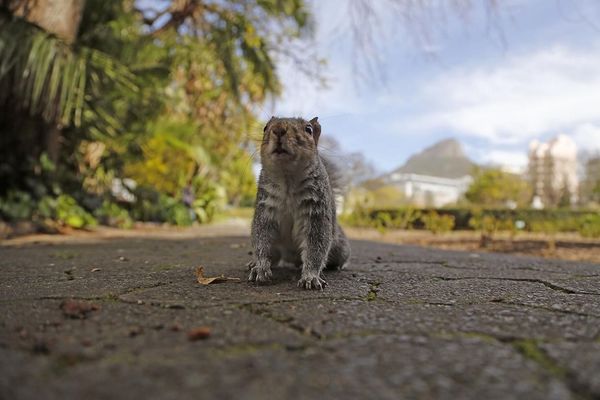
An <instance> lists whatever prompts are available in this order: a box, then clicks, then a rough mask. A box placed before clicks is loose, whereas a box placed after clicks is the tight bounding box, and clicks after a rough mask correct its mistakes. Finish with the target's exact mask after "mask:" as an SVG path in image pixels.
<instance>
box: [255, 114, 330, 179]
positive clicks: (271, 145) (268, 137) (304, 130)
mask: <svg viewBox="0 0 600 400" xmlns="http://www.w3.org/2000/svg"><path fill="white" fill-rule="evenodd" d="M320 135H321V125H320V124H319V122H318V121H317V117H315V118H313V119H311V120H310V121H306V120H304V119H302V118H275V117H271V119H270V120H269V122H267V125H265V129H264V135H263V140H262V145H261V148H260V154H261V161H262V164H263V166H265V165H266V166H268V165H272V166H279V167H285V166H287V165H289V166H293V165H298V164H303V163H308V162H310V161H311V160H313V159H314V158H315V157H316V156H317V144H318V142H319V136H320Z"/></svg>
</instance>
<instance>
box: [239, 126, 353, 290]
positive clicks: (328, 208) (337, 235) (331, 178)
mask: <svg viewBox="0 0 600 400" xmlns="http://www.w3.org/2000/svg"><path fill="white" fill-rule="evenodd" d="M320 135H321V125H320V124H319V122H318V118H317V117H315V118H313V119H311V120H310V121H306V120H304V119H302V118H276V117H272V118H271V119H270V120H269V122H268V123H267V124H266V126H265V128H264V133H263V139H262V143H261V147H260V156H261V167H262V168H261V171H260V176H259V179H258V190H257V194H256V205H255V210H254V218H253V220H252V229H251V231H252V233H251V237H252V246H253V248H254V253H253V254H254V258H253V260H252V261H250V262H249V263H248V268H249V270H250V276H249V277H248V280H249V281H251V282H257V283H259V284H261V283H266V282H269V281H270V280H271V276H272V272H271V267H274V266H276V265H277V264H278V263H279V262H280V261H281V260H283V261H285V262H289V263H292V264H295V265H296V266H297V267H300V266H301V267H302V273H301V277H300V280H299V281H298V287H300V288H304V289H316V290H323V288H324V287H325V286H327V282H326V281H325V280H324V279H323V277H322V276H321V273H322V271H323V269H325V268H327V269H342V268H343V267H344V265H345V264H346V262H347V261H348V258H349V257H350V244H349V242H348V239H347V238H346V235H345V234H344V231H343V230H342V228H341V227H340V225H339V224H338V222H337V218H336V207H335V199H334V189H338V188H337V187H336V177H337V175H336V170H335V167H334V165H333V163H332V162H330V161H329V160H327V159H325V158H324V157H323V156H321V155H320V154H319V151H318V149H317V145H318V143H319V136H320Z"/></svg>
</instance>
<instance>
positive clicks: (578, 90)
mask: <svg viewBox="0 0 600 400" xmlns="http://www.w3.org/2000/svg"><path fill="white" fill-rule="evenodd" d="M599 66H600V52H597V51H589V50H588V51H586V52H585V53H583V52H581V53H580V52H576V51H573V50H570V49H567V48H565V47H561V46H555V47H552V48H549V49H545V50H541V51H538V52H536V53H533V54H525V55H520V56H518V57H511V58H508V59H507V61H506V62H505V63H503V64H501V65H498V66H495V67H492V68H490V67H481V66H478V67H472V68H460V69H456V70H452V71H450V72H449V73H447V74H444V75H442V76H440V77H438V78H436V79H434V80H433V81H431V82H430V83H429V84H427V85H426V86H425V88H424V89H423V90H422V91H421V93H420V94H419V95H417V99H416V100H417V101H419V102H420V104H421V107H422V109H424V110H425V111H424V112H423V113H421V114H420V115H418V116H417V117H416V118H414V119H412V120H409V127H410V128H412V129H414V130H416V131H430V130H434V129H449V130H452V131H454V132H457V133H460V134H465V135H469V136H475V137H483V138H486V139H488V140H490V141H492V142H493V143H519V142H523V141H524V140H528V139H532V138H535V137H538V136H539V135H541V134H544V133H548V132H557V133H558V131H565V132H566V133H567V134H569V132H570V131H571V130H572V129H574V128H575V127H576V126H585V124H591V123H600V113H599V112H598V104H600V68H599ZM403 126H405V127H406V125H404V124H403Z"/></svg>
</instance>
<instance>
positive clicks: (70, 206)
mask: <svg viewBox="0 0 600 400" xmlns="http://www.w3.org/2000/svg"><path fill="white" fill-rule="evenodd" d="M56 219H57V221H58V222H60V223H62V224H64V225H67V226H70V227H72V228H85V227H88V226H95V225H97V221H96V219H95V218H94V217H93V216H92V215H91V214H90V213H88V212H87V211H85V210H84V209H83V208H82V207H81V206H79V204H77V201H75V199H74V198H73V197H71V196H69V195H67V194H61V195H60V196H58V198H57V199H56Z"/></svg>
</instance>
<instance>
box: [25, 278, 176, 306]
mask: <svg viewBox="0 0 600 400" xmlns="http://www.w3.org/2000/svg"><path fill="white" fill-rule="evenodd" d="M170 284H171V282H156V283H154V284H152V285H147V286H137V287H134V288H129V289H126V290H125V291H123V292H121V293H107V294H105V295H102V296H41V297H36V298H33V299H23V300H68V299H73V300H86V301H104V300H112V301H120V302H122V303H126V304H134V303H132V302H128V301H125V300H122V299H121V298H120V297H121V296H125V295H128V294H131V293H135V292H137V291H140V290H147V289H154V288H157V287H160V286H166V285H170Z"/></svg>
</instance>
